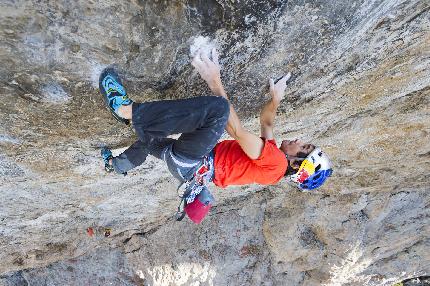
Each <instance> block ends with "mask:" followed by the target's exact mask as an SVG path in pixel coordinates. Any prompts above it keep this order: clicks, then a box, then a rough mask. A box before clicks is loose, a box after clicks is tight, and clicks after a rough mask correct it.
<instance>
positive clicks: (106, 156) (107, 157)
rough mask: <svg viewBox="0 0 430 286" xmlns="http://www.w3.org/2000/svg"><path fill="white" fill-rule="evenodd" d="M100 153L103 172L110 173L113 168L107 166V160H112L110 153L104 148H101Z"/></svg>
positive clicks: (109, 165)
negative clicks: (103, 164) (103, 167)
mask: <svg viewBox="0 0 430 286" xmlns="http://www.w3.org/2000/svg"><path fill="white" fill-rule="evenodd" d="M100 153H101V155H102V158H103V162H104V163H105V171H106V172H108V173H112V172H113V171H114V169H113V166H112V165H111V164H109V160H110V159H113V156H112V151H111V150H109V149H108V148H106V147H103V148H102V150H101V152H100Z"/></svg>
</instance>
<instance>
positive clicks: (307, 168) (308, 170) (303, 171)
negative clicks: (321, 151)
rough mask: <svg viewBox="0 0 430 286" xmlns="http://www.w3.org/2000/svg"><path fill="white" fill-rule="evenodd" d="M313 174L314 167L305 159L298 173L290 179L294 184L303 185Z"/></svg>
mask: <svg viewBox="0 0 430 286" xmlns="http://www.w3.org/2000/svg"><path fill="white" fill-rule="evenodd" d="M314 173H315V165H314V164H313V163H312V162H311V161H309V160H307V159H305V160H303V162H302V164H301V165H300V168H299V171H298V172H297V173H296V174H295V175H292V176H291V178H292V180H293V181H294V182H296V183H303V182H304V181H305V180H306V179H307V178H309V177H310V176H312V175H313V174H314Z"/></svg>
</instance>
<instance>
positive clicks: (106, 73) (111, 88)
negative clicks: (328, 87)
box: [99, 68, 133, 125]
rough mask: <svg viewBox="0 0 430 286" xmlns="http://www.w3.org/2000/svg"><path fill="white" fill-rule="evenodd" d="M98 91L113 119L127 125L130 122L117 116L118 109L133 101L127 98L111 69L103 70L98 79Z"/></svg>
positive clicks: (119, 81) (119, 80) (117, 77)
mask: <svg viewBox="0 0 430 286" xmlns="http://www.w3.org/2000/svg"><path fill="white" fill-rule="evenodd" d="M99 89H100V92H101V93H102V95H103V98H104V100H105V103H106V105H107V107H108V108H109V110H110V111H111V113H112V115H113V117H115V119H116V120H118V121H119V122H122V123H124V124H126V125H129V124H130V120H128V119H125V118H122V117H121V116H119V114H118V109H119V108H120V106H122V105H130V104H132V103H133V101H132V100H131V99H130V98H128V96H127V92H126V90H125V88H124V86H123V85H122V83H121V79H120V78H119V76H118V74H117V73H116V72H115V70H114V69H113V68H106V69H104V70H103V72H102V74H101V75H100V78H99Z"/></svg>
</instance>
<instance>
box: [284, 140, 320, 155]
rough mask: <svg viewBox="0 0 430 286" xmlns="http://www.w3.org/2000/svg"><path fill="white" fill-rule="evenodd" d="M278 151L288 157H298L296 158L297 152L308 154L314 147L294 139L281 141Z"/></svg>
mask: <svg viewBox="0 0 430 286" xmlns="http://www.w3.org/2000/svg"><path fill="white" fill-rule="evenodd" d="M279 149H281V151H282V152H284V153H285V154H286V155H288V157H299V156H297V154H298V153H299V152H302V153H305V154H309V153H311V152H312V151H313V150H314V149H315V146H314V145H312V144H309V143H304V142H303V141H300V140H298V139H295V140H284V141H282V144H281V147H279Z"/></svg>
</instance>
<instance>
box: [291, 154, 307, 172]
mask: <svg viewBox="0 0 430 286" xmlns="http://www.w3.org/2000/svg"><path fill="white" fill-rule="evenodd" d="M303 160H304V158H297V157H292V158H290V166H291V168H293V169H294V170H298V169H299V168H300V165H301V164H302V162H303Z"/></svg>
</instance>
